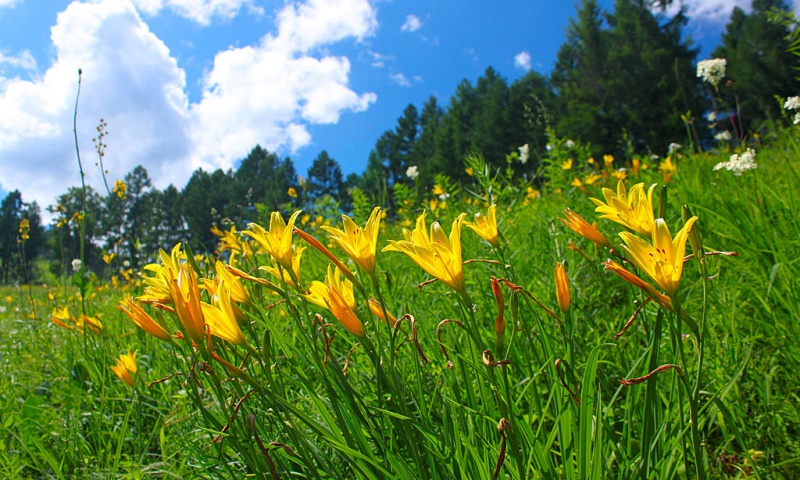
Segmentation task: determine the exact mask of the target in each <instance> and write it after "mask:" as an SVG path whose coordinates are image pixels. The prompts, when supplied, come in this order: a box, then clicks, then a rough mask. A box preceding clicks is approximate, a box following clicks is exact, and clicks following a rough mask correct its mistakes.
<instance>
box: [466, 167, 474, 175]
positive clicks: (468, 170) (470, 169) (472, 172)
mask: <svg viewBox="0 0 800 480" xmlns="http://www.w3.org/2000/svg"><path fill="white" fill-rule="evenodd" d="M464 171H465V172H467V175H469V176H470V177H472V176H474V175H475V169H474V168H472V167H467V168H465V169H464Z"/></svg>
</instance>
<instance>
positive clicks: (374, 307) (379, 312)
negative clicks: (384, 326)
mask: <svg viewBox="0 0 800 480" xmlns="http://www.w3.org/2000/svg"><path fill="white" fill-rule="evenodd" d="M367 304H368V305H369V311H370V312H372V314H373V315H375V316H376V317H378V318H380V319H381V320H383V321H384V322H386V323H388V324H389V325H390V326H394V324H395V323H397V319H396V318H395V316H394V315H392V313H391V312H390V311H389V310H386V316H384V315H383V307H381V303H380V302H379V301H377V300H376V299H375V298H373V297H370V299H369V300H368V301H367ZM387 316H388V318H387Z"/></svg>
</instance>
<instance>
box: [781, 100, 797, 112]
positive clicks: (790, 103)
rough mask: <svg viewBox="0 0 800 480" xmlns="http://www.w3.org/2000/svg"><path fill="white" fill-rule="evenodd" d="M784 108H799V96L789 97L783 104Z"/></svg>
mask: <svg viewBox="0 0 800 480" xmlns="http://www.w3.org/2000/svg"><path fill="white" fill-rule="evenodd" d="M783 108H785V109H786V110H800V97H789V98H787V99H786V103H784V104H783Z"/></svg>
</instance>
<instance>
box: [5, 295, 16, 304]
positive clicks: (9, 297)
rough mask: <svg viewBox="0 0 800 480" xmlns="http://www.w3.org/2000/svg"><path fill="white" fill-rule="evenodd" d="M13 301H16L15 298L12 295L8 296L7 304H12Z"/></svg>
mask: <svg viewBox="0 0 800 480" xmlns="http://www.w3.org/2000/svg"><path fill="white" fill-rule="evenodd" d="M13 301H14V297H12V296H11V295H6V302H7V303H11V302H13Z"/></svg>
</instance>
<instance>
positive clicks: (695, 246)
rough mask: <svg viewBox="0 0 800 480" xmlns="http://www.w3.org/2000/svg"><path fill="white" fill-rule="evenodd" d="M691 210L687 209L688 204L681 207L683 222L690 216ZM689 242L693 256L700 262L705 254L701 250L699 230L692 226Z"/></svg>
mask: <svg viewBox="0 0 800 480" xmlns="http://www.w3.org/2000/svg"><path fill="white" fill-rule="evenodd" d="M693 216H694V215H692V211H691V210H689V206H688V205H684V206H683V207H681V218H682V219H683V222H684V223H686V222H688V221H689V219H690V218H692V217H693ZM689 244H690V245H691V246H692V252H694V256H695V258H697V261H699V262H702V261H703V259H704V258H705V256H706V254H705V252H704V251H703V242H702V241H701V240H700V232H698V231H697V228H695V227H694V226H692V229H691V230H689Z"/></svg>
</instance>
